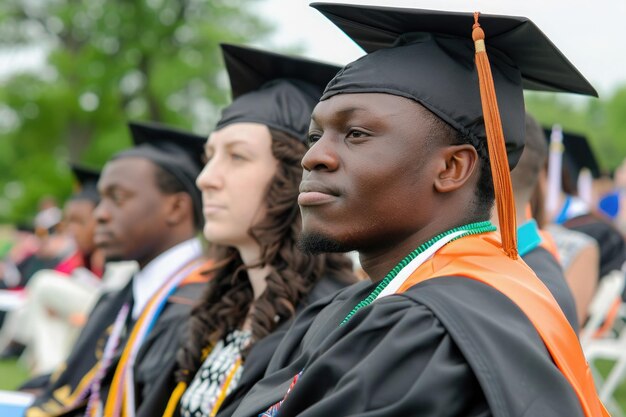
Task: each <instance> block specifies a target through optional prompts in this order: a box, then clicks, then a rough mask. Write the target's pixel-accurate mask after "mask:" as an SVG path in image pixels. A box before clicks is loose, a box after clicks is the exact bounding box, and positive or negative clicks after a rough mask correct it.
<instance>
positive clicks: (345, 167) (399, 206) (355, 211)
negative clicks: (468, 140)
mask: <svg viewBox="0 0 626 417" xmlns="http://www.w3.org/2000/svg"><path fill="white" fill-rule="evenodd" d="M428 116H430V115H429V114H428V113H427V110H425V109H424V108H422V107H421V106H420V105H418V104H417V103H415V102H413V101H411V100H408V99H405V98H402V97H397V96H393V95H388V94H341V95H336V96H334V97H332V98H330V99H328V100H325V101H322V102H320V103H319V104H318V105H317V106H316V108H315V110H314V112H313V115H312V121H311V126H310V130H309V141H310V143H311V147H310V149H309V150H308V152H307V153H306V155H305V156H304V158H303V160H302V166H303V168H304V174H303V179H302V184H301V186H300V195H299V198H298V203H299V205H300V209H301V213H302V222H303V239H302V243H303V245H304V247H305V248H307V249H310V250H313V251H347V250H359V251H361V252H362V251H368V250H372V251H376V250H378V249H379V248H380V247H382V246H389V245H393V243H394V242H395V241H398V240H401V239H405V238H406V237H408V236H409V235H411V234H413V233H415V231H416V230H419V229H420V228H422V227H423V226H424V225H425V224H426V223H427V222H428V221H429V219H430V217H432V215H433V213H435V212H436V210H437V209H436V207H435V206H434V204H433V201H432V200H433V199H432V198H431V197H432V195H433V192H434V186H433V180H432V178H433V177H434V176H436V175H437V163H438V161H436V160H434V159H432V158H431V156H432V154H431V152H432V151H433V146H439V145H436V144H433V143H432V142H433V141H432V140H431V138H432V136H433V123H432V117H428Z"/></svg>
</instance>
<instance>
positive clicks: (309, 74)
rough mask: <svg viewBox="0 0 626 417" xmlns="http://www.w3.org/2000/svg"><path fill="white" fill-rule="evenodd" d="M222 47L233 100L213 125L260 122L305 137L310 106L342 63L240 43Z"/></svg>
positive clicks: (313, 105)
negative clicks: (312, 58)
mask: <svg viewBox="0 0 626 417" xmlns="http://www.w3.org/2000/svg"><path fill="white" fill-rule="evenodd" d="M221 46H222V54H223V56H224V63H225V65H226V70H227V72H228V76H229V78H230V85H231V90H232V96H233V102H232V103H231V104H230V105H229V106H228V107H226V108H225V109H224V110H222V117H221V119H220V121H219V122H218V123H217V129H221V128H223V127H225V126H227V125H229V124H233V123H261V124H264V125H266V126H268V127H270V128H272V129H276V130H279V131H282V132H284V133H287V134H288V135H290V136H292V137H294V138H296V139H298V140H301V141H305V140H306V137H307V132H308V129H309V124H310V121H311V113H312V112H313V108H314V107H315V105H316V104H317V103H318V101H319V98H320V96H321V95H322V91H324V88H325V87H326V84H328V82H329V81H330V80H331V79H332V78H333V77H334V76H335V74H336V73H337V71H339V69H340V67H338V66H335V65H330V64H326V63H322V62H318V61H313V60H309V59H305V58H298V57H292V56H287V55H281V54H277V53H274V52H268V51H262V50H259V49H253V48H249V47H244V46H235V45H229V44H222V45H221Z"/></svg>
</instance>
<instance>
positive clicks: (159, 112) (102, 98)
mask: <svg viewBox="0 0 626 417" xmlns="http://www.w3.org/2000/svg"><path fill="white" fill-rule="evenodd" d="M254 3H256V1H254V0H228V1H226V0H210V1H207V0H2V2H0V47H3V46H4V47H12V48H14V47H16V46H19V45H30V46H32V45H39V46H41V47H43V48H46V49H47V50H48V51H50V53H49V55H48V61H47V66H46V68H45V69H43V70H42V71H40V72H38V73H37V74H27V73H23V74H19V75H16V76H13V77H12V78H10V79H9V80H7V81H5V82H4V83H3V84H2V85H1V86H0V223H2V222H6V221H11V222H17V221H24V220H27V219H29V218H32V215H33V214H34V211H35V210H36V207H37V201H38V200H39V199H40V198H41V197H42V196H44V195H47V194H51V195H54V196H56V197H57V198H58V199H59V200H62V199H63V198H64V197H66V196H67V195H68V194H69V193H70V192H71V188H72V186H71V183H72V181H71V175H70V172H69V169H68V167H67V165H66V161H68V160H71V161H76V162H82V163H84V164H87V165H92V166H96V167H99V166H102V164H103V163H104V162H105V161H106V160H107V159H108V158H109V157H110V156H111V154H112V153H114V152H115V151H117V150H119V149H122V148H124V147H127V146H128V145H129V144H130V139H129V137H128V132H127V128H126V121H127V120H136V119H142V120H153V121H160V122H163V123H168V124H172V125H175V126H179V127H182V128H188V129H192V130H194V131H196V132H197V133H201V134H206V133H209V130H210V128H211V127H212V125H213V124H214V123H215V121H216V118H217V115H218V109H219V108H220V107H221V106H223V105H224V104H225V103H226V102H227V99H228V94H227V86H228V84H227V81H226V77H225V76H224V73H223V71H222V67H223V65H222V60H221V55H220V52H219V43H220V42H236V43H237V42H239V43H242V42H247V41H250V40H252V39H254V40H258V39H259V37H262V36H264V35H265V34H267V33H268V31H269V28H268V27H267V25H265V24H264V23H263V22H262V21H260V20H259V18H258V16H257V14H255V13H254V11H253V10H252V7H253V6H254Z"/></svg>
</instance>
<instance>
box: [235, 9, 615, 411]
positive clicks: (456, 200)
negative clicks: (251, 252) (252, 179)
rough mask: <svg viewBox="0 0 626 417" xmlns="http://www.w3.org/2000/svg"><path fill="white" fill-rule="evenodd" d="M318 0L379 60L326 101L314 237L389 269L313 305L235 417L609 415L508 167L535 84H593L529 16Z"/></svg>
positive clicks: (316, 135)
mask: <svg viewBox="0 0 626 417" xmlns="http://www.w3.org/2000/svg"><path fill="white" fill-rule="evenodd" d="M314 7H316V8H317V9H318V10H320V11H322V13H324V15H326V16H327V17H329V18H330V19H331V20H332V21H333V22H334V23H336V24H337V25H338V26H339V27H340V28H341V29H342V30H344V31H345V32H346V33H347V34H348V35H349V36H350V37H352V38H353V39H354V40H355V41H357V42H358V43H359V44H360V45H361V46H362V47H364V48H365V49H366V51H367V52H368V55H366V56H365V57H363V58H361V59H359V60H357V61H355V62H352V63H350V64H348V65H347V66H346V67H345V68H344V70H343V71H342V72H340V73H339V74H338V75H337V76H336V77H335V79H334V80H333V81H331V82H330V84H329V85H328V87H327V89H326V91H325V93H324V95H323V96H322V99H321V101H320V103H319V104H318V105H317V107H316V108H315V110H314V112H313V115H312V122H311V127H310V131H309V136H310V139H311V142H312V146H311V148H310V150H309V151H308V153H307V154H306V155H305V157H304V159H303V161H302V165H303V167H304V170H305V172H304V176H303V181H302V184H301V189H300V190H301V193H300V196H299V204H300V207H301V210H302V215H303V239H302V245H303V246H304V247H305V248H307V249H309V250H312V251H348V250H352V249H356V250H358V251H359V254H360V259H361V264H362V266H363V268H364V269H365V271H366V272H367V273H368V275H369V276H370V277H371V278H372V281H373V282H369V283H363V284H357V285H355V286H352V287H350V288H349V289H347V290H344V291H341V292H340V293H339V294H338V295H337V296H335V297H334V298H333V299H332V300H328V302H327V304H326V305H320V304H317V305H314V306H311V307H310V308H309V309H307V310H305V311H304V312H303V313H302V316H301V317H302V320H306V319H307V316H308V315H309V314H317V317H316V318H315V319H314V320H313V323H312V324H311V326H310V327H309V328H308V330H302V329H300V328H298V326H297V324H298V321H299V320H298V319H296V322H295V323H294V326H292V328H291V329H290V331H289V332H288V333H287V335H286V336H285V338H284V339H283V341H282V342H281V344H280V346H279V347H278V348H277V350H276V352H275V354H274V355H273V357H272V360H271V362H270V365H269V367H268V370H267V372H266V375H265V378H264V379H263V380H261V381H260V382H259V383H257V384H256V385H255V386H254V387H253V388H252V389H251V390H250V392H249V393H248V395H247V396H246V397H245V398H244V400H243V401H242V403H241V404H240V406H239V407H238V408H237V410H236V411H235V413H234V414H233V415H234V416H237V417H243V416H257V415H263V416H276V415H279V416H281V417H290V416H295V415H298V416H330V415H333V416H345V415H350V416H358V415H363V416H364V415H367V416H412V415H423V416H460V415H462V416H479V415H481V416H482V415H494V416H553V415H563V416H565V415H567V416H582V415H587V416H603V415H607V414H606V412H605V411H604V408H603V406H602V404H601V403H600V401H599V399H598V398H597V395H596V393H595V387H594V384H593V380H592V379H591V375H590V373H589V370H588V368H587V366H586V362H585V360H584V357H583V353H582V350H581V348H580V345H579V344H578V341H577V338H576V334H575V333H574V331H573V330H572V328H571V327H570V325H569V324H568V322H567V319H566V318H565V316H564V315H563V313H562V311H561V310H560V308H559V307H558V305H557V303H556V301H555V300H554V297H553V296H552V295H551V293H550V292H549V290H548V289H547V288H546V286H545V285H544V284H543V283H542V282H541V281H540V280H539V279H538V278H537V276H536V275H535V274H534V273H533V272H532V271H531V270H530V269H529V268H528V266H527V265H526V264H524V263H523V262H522V261H521V260H520V259H519V256H518V254H517V247H516V240H515V212H514V203H513V200H512V195H511V188H510V176H509V168H510V167H512V166H514V165H515V162H516V161H517V159H518V158H519V155H520V153H521V151H522V149H523V140H524V102H523V96H522V89H523V88H524V87H525V88H533V89H542V90H549V91H570V92H578V93H584V94H590V95H595V91H594V90H593V88H592V87H591V86H590V85H589V84H588V83H587V81H586V80H585V79H584V78H583V77H582V76H581V75H580V74H579V73H578V72H577V71H576V69H575V68H574V67H573V66H572V65H571V64H570V63H569V62H568V61H567V60H566V59H565V58H564V57H563V56H562V55H561V54H560V52H559V51H558V50H556V48H555V47H554V46H553V45H552V44H551V43H550V42H549V41H548V40H547V39H546V38H545V37H544V35H543V34H542V33H541V32H540V31H539V30H538V29H537V28H536V26H535V25H534V24H533V23H532V22H530V21H528V20H527V19H525V18H514V17H507V16H480V18H478V16H477V15H475V16H472V14H468V13H450V12H435V11H424V10H414V9H393V8H382V7H366V6H348V5H337V4H315V5H314ZM483 29H484V32H483ZM471 37H473V39H472V38H471ZM472 40H473V41H474V42H472ZM496 95H497V98H496ZM498 109H499V110H498ZM498 112H501V113H500V114H498ZM505 144H506V149H507V150H506V151H505ZM507 154H508V161H507ZM490 171H491V172H490ZM491 179H493V190H492V185H491ZM494 193H495V200H496V203H497V208H498V214H499V216H498V217H499V222H500V226H501V227H500V229H501V231H502V239H500V236H499V235H498V234H495V233H493V232H492V231H493V230H494V229H495V227H494V226H493V225H491V224H490V223H489V222H488V219H489V217H490V211H491V207H492V204H493V197H494ZM260 413H261V414H260Z"/></svg>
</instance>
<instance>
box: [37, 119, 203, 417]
mask: <svg viewBox="0 0 626 417" xmlns="http://www.w3.org/2000/svg"><path fill="white" fill-rule="evenodd" d="M130 130H131V133H132V137H133V141H134V142H135V147H134V148H132V149H130V150H126V151H123V152H121V153H119V154H117V155H116V156H114V157H113V158H112V159H111V160H110V161H109V162H108V163H107V164H106V165H105V167H104V169H103V171H102V175H101V178H100V181H99V182H98V189H99V193H100V197H101V201H100V203H99V204H98V207H97V208H96V211H95V217H96V221H97V226H96V232H95V242H96V245H97V246H98V248H100V249H101V250H102V251H103V253H104V255H105V258H106V260H107V261H121V260H135V261H137V263H138V264H139V267H140V270H139V272H138V273H136V274H135V275H134V276H133V277H132V279H131V280H130V282H129V283H128V285H126V286H125V287H124V288H123V289H121V290H119V291H116V292H112V293H109V294H105V295H104V296H103V297H102V298H101V299H100V300H99V301H98V303H97V305H96V306H95V308H94V310H93V311H92V313H91V315H90V316H89V319H88V321H87V324H86V325H85V328H84V330H83V332H82V333H81V335H80V337H79V339H78V341H77V343H76V345H75V346H74V349H73V351H72V353H71V354H70V356H69V358H68V359H67V361H66V363H65V365H64V366H62V367H61V368H60V369H58V370H57V372H56V373H55V374H54V375H53V376H52V377H51V379H50V383H49V385H48V387H47V388H46V389H45V391H44V393H43V394H42V395H40V396H39V397H38V398H37V399H36V401H35V404H34V406H32V407H31V408H30V409H28V410H27V412H26V416H53V415H85V414H86V415H89V416H102V415H107V416H112V415H115V414H117V413H120V412H122V408H124V412H125V413H126V410H127V409H134V403H135V402H136V401H141V398H142V397H143V395H144V393H145V392H147V391H149V390H150V389H151V383H152V381H153V380H154V379H155V378H156V376H157V375H158V374H159V372H160V363H161V361H168V360H172V359H173V356H174V354H175V352H176V349H177V348H178V341H179V339H180V337H181V335H182V331H183V330H184V326H182V325H181V323H184V317H186V316H187V315H188V314H189V309H190V307H191V305H192V304H193V300H194V299H195V298H196V297H197V295H198V294H199V293H201V292H202V288H203V287H204V285H206V277H203V276H201V275H200V274H199V273H198V272H197V270H198V268H199V267H201V265H202V264H203V262H204V261H203V257H202V247H201V243H200V241H198V240H197V239H196V234H197V231H198V230H199V228H200V227H201V224H202V215H201V201H200V195H199V193H198V190H197V189H196V187H195V185H194V181H195V178H196V176H197V175H198V173H199V172H200V170H201V168H202V162H201V160H200V155H201V150H202V147H203V144H204V138H203V137H200V136H196V135H192V134H189V133H185V132H181V131H178V130H175V129H171V128H168V127H164V126H160V125H156V124H144V123H131V124H130Z"/></svg>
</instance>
